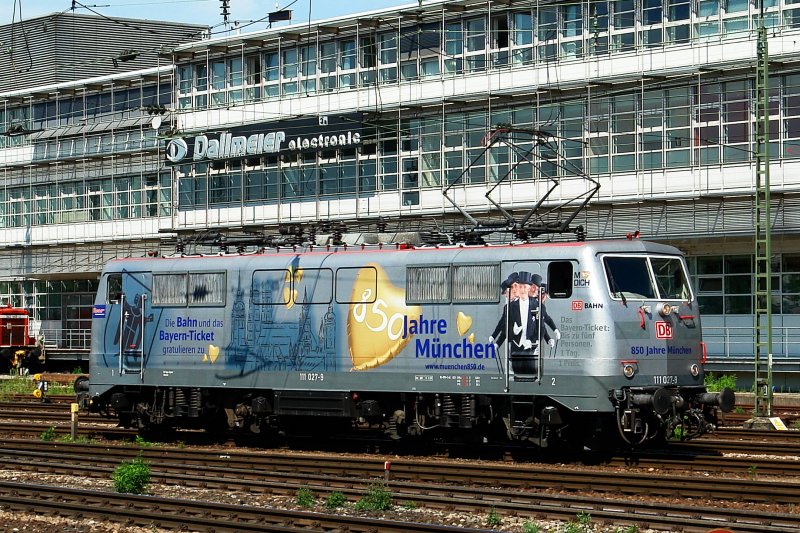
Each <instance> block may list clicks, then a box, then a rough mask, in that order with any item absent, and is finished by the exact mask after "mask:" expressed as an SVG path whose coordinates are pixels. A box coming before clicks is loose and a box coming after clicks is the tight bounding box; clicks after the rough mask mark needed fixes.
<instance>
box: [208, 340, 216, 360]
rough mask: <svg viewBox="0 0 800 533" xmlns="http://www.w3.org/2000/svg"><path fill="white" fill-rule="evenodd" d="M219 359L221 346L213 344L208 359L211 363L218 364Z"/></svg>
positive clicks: (210, 345)
mask: <svg viewBox="0 0 800 533" xmlns="http://www.w3.org/2000/svg"><path fill="white" fill-rule="evenodd" d="M217 357H219V346H214V345H213V344H209V345H208V358H209V359H211V363H212V364H213V363H216V362H217Z"/></svg>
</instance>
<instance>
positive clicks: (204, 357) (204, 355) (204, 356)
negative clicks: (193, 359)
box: [203, 354, 208, 363]
mask: <svg viewBox="0 0 800 533" xmlns="http://www.w3.org/2000/svg"><path fill="white" fill-rule="evenodd" d="M206 361H208V356H207V355H206V354H203V362H204V363H205V362H206Z"/></svg>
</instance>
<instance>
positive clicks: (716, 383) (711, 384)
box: [705, 372, 736, 392]
mask: <svg viewBox="0 0 800 533" xmlns="http://www.w3.org/2000/svg"><path fill="white" fill-rule="evenodd" d="M705 385H706V389H707V390H708V391H709V392H720V391H722V389H724V388H729V389H731V390H734V391H735V390H736V376H730V375H728V374H723V375H721V376H719V377H716V376H714V374H712V373H710V372H709V373H708V374H706V379H705Z"/></svg>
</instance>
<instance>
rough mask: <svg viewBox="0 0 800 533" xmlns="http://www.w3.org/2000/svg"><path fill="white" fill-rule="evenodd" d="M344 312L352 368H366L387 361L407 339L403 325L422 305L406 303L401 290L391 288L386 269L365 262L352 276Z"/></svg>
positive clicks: (420, 309)
mask: <svg viewBox="0 0 800 533" xmlns="http://www.w3.org/2000/svg"><path fill="white" fill-rule="evenodd" d="M350 301H351V302H355V303H351V304H350V310H349V312H348V315H347V340H348V343H349V344H350V360H351V361H352V362H353V370H366V369H368V368H375V367H378V366H381V365H384V364H386V363H388V362H389V361H391V360H392V359H393V358H394V357H395V356H396V355H397V354H398V353H400V351H401V350H402V349H403V348H404V347H405V346H406V344H408V342H409V341H410V340H411V336H410V335H409V336H408V337H406V338H403V325H404V323H405V320H406V317H408V318H407V319H408V320H409V321H411V320H419V317H420V314H421V313H422V308H421V307H419V306H407V305H406V295H405V290H404V289H401V288H398V287H395V286H394V285H392V282H391V281H390V280H389V276H388V275H387V274H386V271H385V270H384V269H383V268H382V267H381V266H380V265H378V264H375V263H369V264H367V265H365V266H364V268H362V269H361V270H360V271H359V272H358V275H357V276H356V280H355V282H354V283H353V292H352V295H351V296H350Z"/></svg>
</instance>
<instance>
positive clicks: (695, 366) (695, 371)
mask: <svg viewBox="0 0 800 533" xmlns="http://www.w3.org/2000/svg"><path fill="white" fill-rule="evenodd" d="M689 372H691V373H692V377H694V378H696V377H697V376H699V375H700V365H698V364H697V363H694V364H693V365H692V366H690V367H689Z"/></svg>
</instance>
